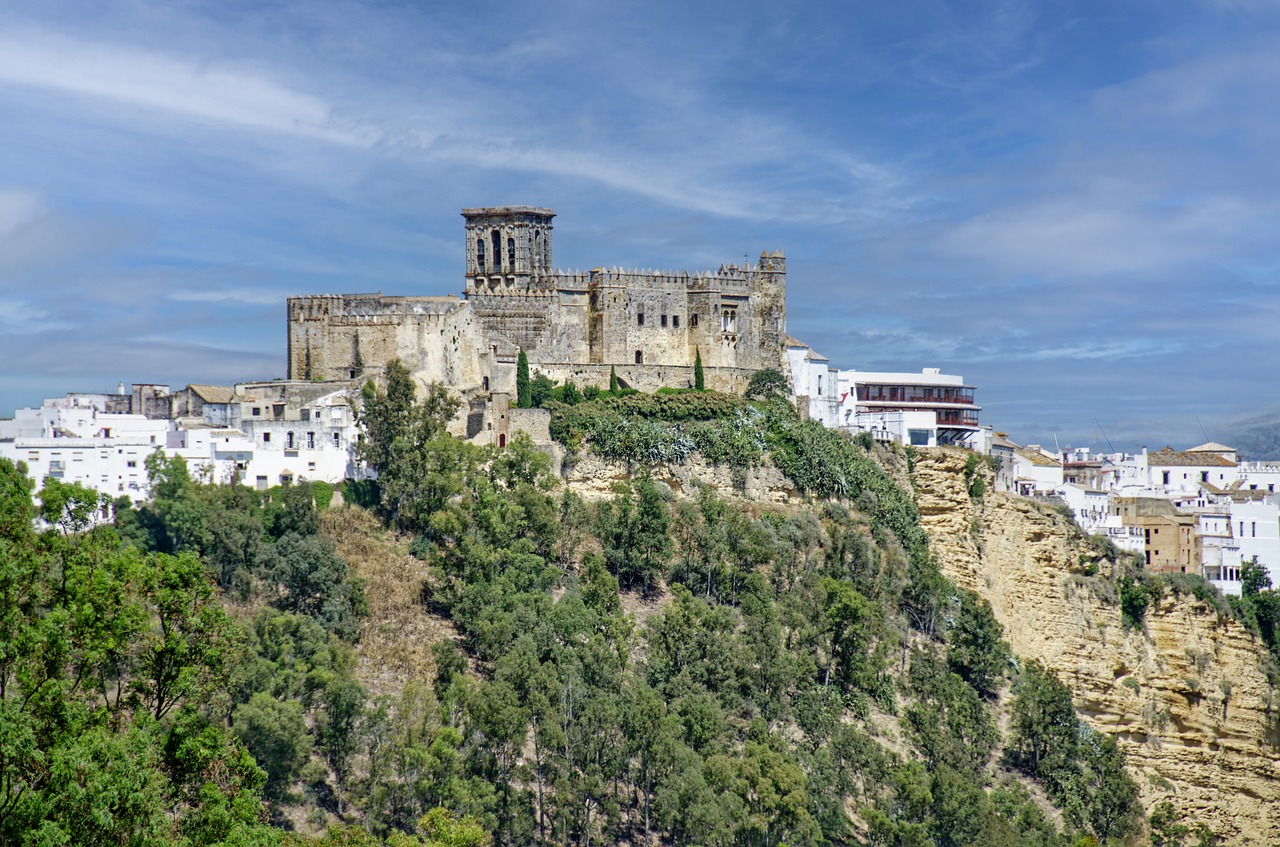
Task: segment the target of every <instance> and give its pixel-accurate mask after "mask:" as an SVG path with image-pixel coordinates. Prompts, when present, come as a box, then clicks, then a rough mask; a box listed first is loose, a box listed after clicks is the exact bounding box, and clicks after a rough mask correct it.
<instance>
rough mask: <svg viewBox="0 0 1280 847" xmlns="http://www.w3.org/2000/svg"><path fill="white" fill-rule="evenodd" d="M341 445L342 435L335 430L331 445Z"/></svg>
mask: <svg viewBox="0 0 1280 847" xmlns="http://www.w3.org/2000/svg"><path fill="white" fill-rule="evenodd" d="M341 445H342V435H341V434H340V433H337V432H335V433H334V434H333V446H334V447H339V446H341Z"/></svg>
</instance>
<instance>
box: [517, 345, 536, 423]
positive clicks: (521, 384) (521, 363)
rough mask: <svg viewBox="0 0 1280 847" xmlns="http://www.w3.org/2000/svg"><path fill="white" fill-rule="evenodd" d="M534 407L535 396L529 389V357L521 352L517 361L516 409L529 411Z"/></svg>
mask: <svg viewBox="0 0 1280 847" xmlns="http://www.w3.org/2000/svg"><path fill="white" fill-rule="evenodd" d="M532 405H533V394H532V392H531V391H530V389H529V357H528V356H526V355H525V354H524V350H521V351H520V356H519V357H518V358H517V359H516V408H518V409H528V408H529V407H530V406H532Z"/></svg>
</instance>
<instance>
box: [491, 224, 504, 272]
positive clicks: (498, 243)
mask: <svg viewBox="0 0 1280 847" xmlns="http://www.w3.org/2000/svg"><path fill="white" fill-rule="evenodd" d="M491 235H492V238H493V269H494V270H495V271H501V270H502V233H500V232H498V231H497V230H496V229H495V230H494V231H493V232H492V233H491Z"/></svg>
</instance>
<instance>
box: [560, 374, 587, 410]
mask: <svg viewBox="0 0 1280 847" xmlns="http://www.w3.org/2000/svg"><path fill="white" fill-rule="evenodd" d="M560 401H561V402H562V403H564V404H565V405H566V406H576V405H578V404H579V403H581V402H582V392H581V391H579V390H578V386H577V385H575V384H574V382H573V380H571V379H566V380H565V381H564V386H563V387H562V388H561V389H560Z"/></svg>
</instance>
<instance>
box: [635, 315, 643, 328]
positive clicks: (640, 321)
mask: <svg viewBox="0 0 1280 847" xmlns="http://www.w3.org/2000/svg"><path fill="white" fill-rule="evenodd" d="M636 326H644V312H636Z"/></svg>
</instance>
